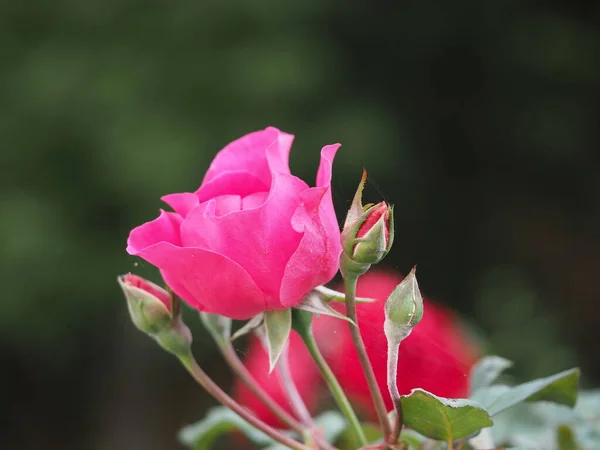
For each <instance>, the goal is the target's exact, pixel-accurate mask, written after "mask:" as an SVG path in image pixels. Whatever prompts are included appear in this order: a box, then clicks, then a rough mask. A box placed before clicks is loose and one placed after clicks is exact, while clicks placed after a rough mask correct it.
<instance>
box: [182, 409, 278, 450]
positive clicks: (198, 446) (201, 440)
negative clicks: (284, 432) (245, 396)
mask: <svg viewBox="0 0 600 450" xmlns="http://www.w3.org/2000/svg"><path fill="white" fill-rule="evenodd" d="M233 430H239V431H241V432H242V433H243V434H244V435H245V436H246V437H247V438H248V439H250V440H251V441H252V442H254V443H255V444H257V445H260V446H265V445H269V444H272V443H273V442H274V441H273V440H272V439H271V438H270V437H269V436H267V435H266V434H264V433H263V432H262V431H260V430H257V429H256V428H254V427H253V426H252V425H250V424H249V423H248V422H246V421H245V420H244V419H242V418H241V417H240V416H238V415H237V414H236V413H234V412H233V411H232V410H230V409H228V408H226V407H224V406H218V407H216V408H213V409H211V410H210V411H209V412H208V414H207V415H206V416H205V417H204V419H202V420H200V421H198V422H196V423H194V424H192V425H188V426H186V427H184V428H182V429H181V430H180V431H179V434H178V439H179V441H180V442H181V443H182V444H184V445H187V446H188V447H190V448H192V449H194V450H210V449H212V448H213V446H214V443H215V441H216V440H217V439H218V438H220V437H221V436H222V435H224V434H225V433H228V432H230V431H233Z"/></svg>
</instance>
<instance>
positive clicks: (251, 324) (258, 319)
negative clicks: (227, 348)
mask: <svg viewBox="0 0 600 450" xmlns="http://www.w3.org/2000/svg"><path fill="white" fill-rule="evenodd" d="M264 318H265V315H264V313H260V314H257V315H256V316H254V317H252V318H251V319H250V320H249V321H248V322H246V323H245V324H244V326H243V327H241V328H240V329H239V330H237V331H236V332H235V333H233V336H231V340H232V341H235V340H236V339H237V338H240V337H242V336H244V335H246V334H248V333H250V332H252V331H254V330H255V329H256V328H258V327H259V326H260V325H261V324H262V322H263V319H264Z"/></svg>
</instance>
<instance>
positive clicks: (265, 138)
mask: <svg viewBox="0 0 600 450" xmlns="http://www.w3.org/2000/svg"><path fill="white" fill-rule="evenodd" d="M282 135H283V136H282ZM280 137H281V138H280ZM292 139H293V137H292V136H291V135H288V134H285V133H282V132H281V131H279V130H278V129H277V128H273V127H268V128H266V129H264V130H261V131H255V132H253V133H250V134H247V135H245V136H242V137H241V138H239V139H237V140H235V141H233V142H232V143H230V144H229V145H227V146H226V147H225V148H224V149H223V150H221V151H220V152H219V153H218V154H217V156H216V157H215V159H214V160H213V162H212V164H211V165H210V167H209V169H208V171H207V172H206V175H205V177H204V181H203V183H202V184H203V185H204V184H205V183H208V182H210V181H212V180H213V179H214V178H216V177H217V176H219V175H220V174H222V173H223V172H246V173H249V174H251V175H254V176H255V177H256V178H258V179H259V180H261V181H262V182H263V183H265V184H266V185H267V186H268V185H269V184H270V183H271V170H270V169H269V164H270V162H269V161H268V160H267V149H268V148H269V147H271V146H274V147H275V149H274V153H275V154H273V155H272V159H273V162H272V164H273V165H275V166H277V168H278V170H279V169H281V168H282V165H283V164H284V163H287V159H286V157H285V155H286V154H288V153H289V151H290V147H291V144H292ZM275 150H277V151H275ZM287 173H289V167H288V170H287Z"/></svg>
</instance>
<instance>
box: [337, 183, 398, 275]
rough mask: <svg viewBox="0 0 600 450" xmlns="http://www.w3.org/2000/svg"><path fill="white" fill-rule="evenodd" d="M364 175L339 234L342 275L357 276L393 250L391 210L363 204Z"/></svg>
mask: <svg viewBox="0 0 600 450" xmlns="http://www.w3.org/2000/svg"><path fill="white" fill-rule="evenodd" d="M366 180H367V173H366V172H363V177H362V179H361V181H360V183H359V185H358V189H357V190H356V194H355V195H354V199H353V200H352V204H351V205H350V209H349V210H348V214H347V215H346V220H345V222H344V229H343V230H342V234H341V241H342V249H343V251H344V256H343V257H342V258H341V260H340V265H341V269H342V273H348V272H354V273H355V274H356V275H360V274H362V273H364V272H366V271H367V270H368V268H369V267H370V265H371V264H377V263H378V262H380V261H381V260H382V259H383V258H384V257H385V255H387V254H388V252H389V251H390V249H391V248H392V243H393V241H394V216H393V207H392V206H390V205H388V204H387V203H386V202H381V203H378V204H376V205H366V206H363V205H362V191H363V189H364V185H365V182H366Z"/></svg>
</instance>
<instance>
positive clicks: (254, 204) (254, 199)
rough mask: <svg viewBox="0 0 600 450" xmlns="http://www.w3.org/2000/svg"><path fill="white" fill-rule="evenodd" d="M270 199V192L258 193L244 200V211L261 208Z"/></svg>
mask: <svg viewBox="0 0 600 450" xmlns="http://www.w3.org/2000/svg"><path fill="white" fill-rule="evenodd" d="M267 198H269V193H268V192H257V193H255V194H250V195H248V196H247V197H244V198H243V199H242V209H254V208H258V207H259V206H261V205H262V204H263V203H264V202H266V201H267Z"/></svg>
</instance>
